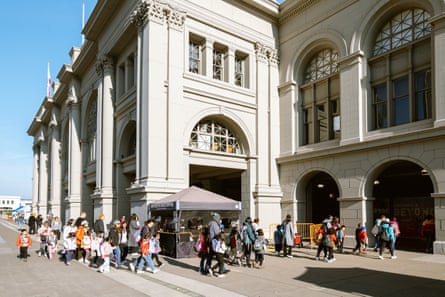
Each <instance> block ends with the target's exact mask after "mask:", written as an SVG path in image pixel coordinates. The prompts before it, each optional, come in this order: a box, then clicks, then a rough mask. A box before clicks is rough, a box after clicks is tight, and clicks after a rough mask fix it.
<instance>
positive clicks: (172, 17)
mask: <svg viewBox="0 0 445 297" xmlns="http://www.w3.org/2000/svg"><path fill="white" fill-rule="evenodd" d="M166 16H167V24H168V26H169V28H172V29H175V30H178V31H182V30H183V29H184V23H185V18H186V16H187V13H186V12H183V11H179V10H177V9H174V8H170V9H169V10H168V11H167V14H166Z"/></svg>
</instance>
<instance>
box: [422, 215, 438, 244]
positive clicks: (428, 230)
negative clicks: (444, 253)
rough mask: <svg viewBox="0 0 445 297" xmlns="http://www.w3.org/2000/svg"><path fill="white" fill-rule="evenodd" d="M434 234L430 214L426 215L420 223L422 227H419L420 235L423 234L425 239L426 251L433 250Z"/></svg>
mask: <svg viewBox="0 0 445 297" xmlns="http://www.w3.org/2000/svg"><path fill="white" fill-rule="evenodd" d="M434 234H435V224H434V218H433V216H432V215H428V216H427V217H426V218H425V220H424V221H423V223H422V228H421V229H420V236H424V237H425V239H426V248H425V252H426V253H432V252H433V242H434Z"/></svg>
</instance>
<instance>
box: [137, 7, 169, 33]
mask: <svg viewBox="0 0 445 297" xmlns="http://www.w3.org/2000/svg"><path fill="white" fill-rule="evenodd" d="M164 10H165V5H163V4H162V3H161V2H160V1H159V0H141V1H140V2H139V4H138V7H137V9H136V10H135V11H133V13H132V14H131V15H130V23H132V24H134V25H135V26H136V27H138V28H139V29H142V28H143V27H144V26H145V25H146V24H147V22H148V21H154V22H157V23H160V24H162V23H163V22H164V19H165V13H164Z"/></svg>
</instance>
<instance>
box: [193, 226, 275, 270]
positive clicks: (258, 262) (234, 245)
mask: <svg viewBox="0 0 445 297" xmlns="http://www.w3.org/2000/svg"><path fill="white" fill-rule="evenodd" d="M267 243H268V240H267V239H266V238H265V237H264V232H263V230H262V229H260V228H258V229H257V230H256V231H255V240H254V241H253V242H252V243H251V244H250V247H246V244H245V243H243V239H242V234H241V231H240V230H238V228H237V227H233V228H232V230H231V232H230V234H229V236H225V234H224V232H221V233H219V234H218V236H217V237H216V238H213V239H209V238H208V232H207V230H206V228H203V230H202V232H201V233H200V235H199V238H198V240H197V246H196V248H195V249H196V250H197V252H198V255H199V257H200V265H199V271H200V272H201V273H202V274H204V275H206V274H208V275H210V276H213V275H214V276H217V277H223V276H224V273H226V272H227V271H228V270H227V269H225V266H224V264H225V259H226V258H227V260H228V263H229V264H230V265H238V266H242V265H243V259H244V260H246V262H248V261H247V257H249V258H250V252H251V251H253V252H254V254H255V261H254V265H253V266H254V267H255V268H260V267H262V265H263V262H264V254H265V253H266V246H267ZM210 245H211V246H210ZM210 249H212V251H213V252H214V256H215V259H216V264H215V265H213V266H211V267H206V263H207V261H208V258H209V253H210V252H211V251H210ZM246 265H247V264H246Z"/></svg>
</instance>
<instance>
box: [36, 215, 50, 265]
mask: <svg viewBox="0 0 445 297" xmlns="http://www.w3.org/2000/svg"><path fill="white" fill-rule="evenodd" d="M50 231H51V228H50V227H49V223H48V222H44V223H43V226H42V227H40V228H39V229H38V230H37V233H38V234H39V236H40V250H39V257H40V256H45V257H47V256H48V236H49V232H50Z"/></svg>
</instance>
